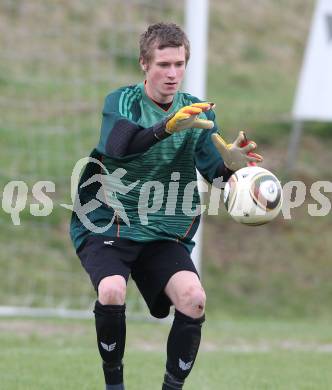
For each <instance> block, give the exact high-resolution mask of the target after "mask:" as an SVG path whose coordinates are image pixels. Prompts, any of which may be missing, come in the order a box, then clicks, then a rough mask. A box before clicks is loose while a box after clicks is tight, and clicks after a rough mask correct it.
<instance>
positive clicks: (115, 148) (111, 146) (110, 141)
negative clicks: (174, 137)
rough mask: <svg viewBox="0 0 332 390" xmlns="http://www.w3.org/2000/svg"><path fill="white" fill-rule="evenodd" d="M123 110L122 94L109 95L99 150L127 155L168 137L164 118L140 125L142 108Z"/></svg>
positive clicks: (146, 148)
mask: <svg viewBox="0 0 332 390" xmlns="http://www.w3.org/2000/svg"><path fill="white" fill-rule="evenodd" d="M129 108H130V109H126V110H125V109H124V108H123V107H122V102H121V93H118V92H116V93H112V94H110V95H108V96H107V97H106V99H105V102H104V108H103V112H102V123H101V129H100V138H99V143H98V145H97V148H96V149H97V151H98V152H99V153H102V154H104V155H106V156H109V157H111V158H118V159H121V158H126V157H129V156H133V155H136V154H141V153H144V152H146V151H147V150H148V149H149V148H150V147H151V146H153V145H154V144H156V143H157V142H158V141H161V140H162V139H164V138H166V137H167V136H168V134H167V133H166V132H165V123H164V121H162V122H160V123H157V124H156V125H155V126H152V127H149V128H144V127H142V126H140V125H138V124H137V122H136V121H137V120H138V119H139V115H140V113H139V111H138V109H137V108H136V110H133V109H132V108H131V107H129Z"/></svg>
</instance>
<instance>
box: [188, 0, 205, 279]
mask: <svg viewBox="0 0 332 390" xmlns="http://www.w3.org/2000/svg"><path fill="white" fill-rule="evenodd" d="M208 20H209V1H208V0H200V1H196V0H186V7H185V29H186V33H187V35H188V38H189V41H190V43H191V52H190V60H189V63H188V65H187V69H186V77H185V90H186V91H187V92H189V93H191V94H192V95H194V96H197V97H198V98H200V99H202V100H205V99H206V79H207V73H206V67H207V52H208ZM197 178H198V190H199V191H200V189H201V188H200V184H199V183H200V182H201V181H202V180H203V178H202V176H201V175H200V174H199V172H197ZM201 196H203V195H201ZM202 220H203V215H202V216H201V223H200V226H199V228H198V230H197V233H196V235H195V237H194V240H195V244H196V245H195V247H194V250H193V253H192V259H193V261H194V264H195V266H196V268H197V270H198V272H199V273H201V268H202V267H201V257H202V237H203V223H202Z"/></svg>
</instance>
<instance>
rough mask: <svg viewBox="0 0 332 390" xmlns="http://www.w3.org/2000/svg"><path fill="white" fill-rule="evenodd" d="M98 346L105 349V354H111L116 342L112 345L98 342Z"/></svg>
mask: <svg viewBox="0 0 332 390" xmlns="http://www.w3.org/2000/svg"><path fill="white" fill-rule="evenodd" d="M100 344H101V346H102V347H103V348H104V349H105V351H107V352H112V351H114V349H115V346H116V342H115V343H113V344H109V345H108V344H105V343H103V342H102V341H101V342H100Z"/></svg>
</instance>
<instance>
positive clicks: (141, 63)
mask: <svg viewBox="0 0 332 390" xmlns="http://www.w3.org/2000/svg"><path fill="white" fill-rule="evenodd" d="M139 63H140V65H141V68H142V71H143V72H146V71H147V70H148V66H147V64H145V63H144V62H143V59H142V58H140V60H139Z"/></svg>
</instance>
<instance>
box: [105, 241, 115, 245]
mask: <svg viewBox="0 0 332 390" xmlns="http://www.w3.org/2000/svg"><path fill="white" fill-rule="evenodd" d="M113 242H114V241H104V244H105V245H113Z"/></svg>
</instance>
